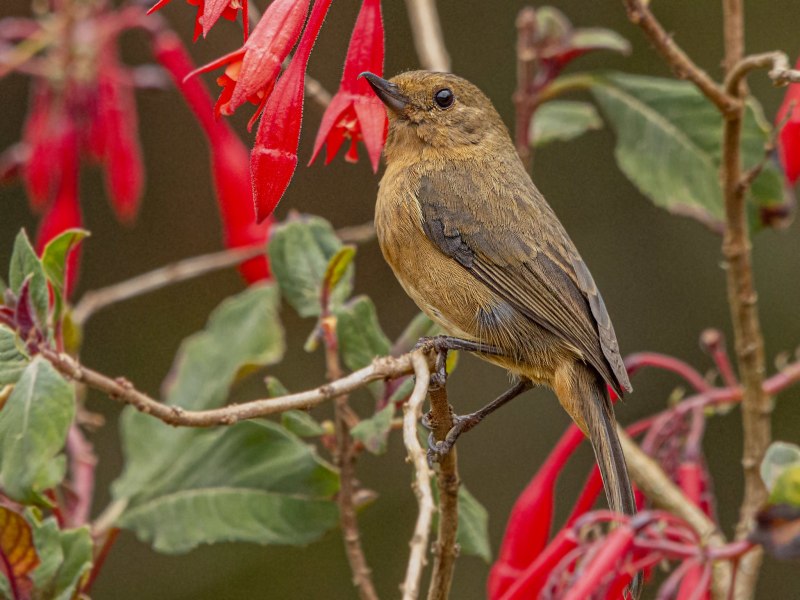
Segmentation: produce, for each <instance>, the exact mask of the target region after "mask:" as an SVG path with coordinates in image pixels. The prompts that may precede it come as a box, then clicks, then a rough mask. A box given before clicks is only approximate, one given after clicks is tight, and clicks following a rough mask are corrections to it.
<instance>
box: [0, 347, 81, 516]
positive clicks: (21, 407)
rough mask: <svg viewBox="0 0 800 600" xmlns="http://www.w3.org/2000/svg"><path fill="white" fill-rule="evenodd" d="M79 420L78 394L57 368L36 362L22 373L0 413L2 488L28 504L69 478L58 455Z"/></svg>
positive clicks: (37, 358) (40, 500)
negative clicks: (75, 420)
mask: <svg viewBox="0 0 800 600" xmlns="http://www.w3.org/2000/svg"><path fill="white" fill-rule="evenodd" d="M74 416H75V390H74V388H73V386H71V385H70V384H69V383H67V382H66V381H65V380H64V379H63V378H62V377H61V375H59V374H58V372H57V371H56V370H55V369H54V368H53V366H52V365H51V364H50V363H49V362H47V361H46V360H45V359H43V358H41V357H36V358H35V359H34V360H33V361H32V362H31V363H30V364H29V365H28V366H27V367H26V368H25V370H24V371H23V372H22V375H21V377H20V378H19V381H17V384H16V385H15V386H14V391H13V392H11V395H10V396H9V397H8V400H7V401H6V404H5V407H4V408H3V410H2V411H0V487H2V488H3V491H4V493H5V494H6V495H7V496H8V497H10V498H12V499H14V500H17V501H19V502H23V503H36V502H39V503H46V500H45V499H44V498H43V497H42V496H41V493H42V492H44V491H45V490H47V489H49V488H52V487H53V486H55V485H56V484H58V483H59V482H60V481H61V480H62V479H63V478H64V472H65V467H66V464H65V459H64V457H63V456H61V455H59V453H60V451H61V449H62V448H63V446H64V442H65V441H66V438H67V431H68V430H69V426H70V424H71V423H72V419H73V418H74Z"/></svg>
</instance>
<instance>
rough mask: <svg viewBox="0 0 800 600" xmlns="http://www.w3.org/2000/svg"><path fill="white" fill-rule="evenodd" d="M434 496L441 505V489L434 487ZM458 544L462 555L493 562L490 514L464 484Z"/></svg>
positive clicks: (457, 536) (459, 516) (436, 521)
mask: <svg viewBox="0 0 800 600" xmlns="http://www.w3.org/2000/svg"><path fill="white" fill-rule="evenodd" d="M433 496H434V500H435V502H436V505H437V506H438V505H439V488H438V486H437V485H436V484H435V482H434V485H433ZM438 515H439V513H438V511H437V512H436V515H435V516H434V527H436V526H437V525H436V524H437V523H438ZM456 542H458V545H459V547H460V548H461V553H462V554H469V555H472V556H479V557H480V558H482V559H483V560H484V561H486V562H487V563H489V562H491V560H492V549H491V547H490V545H489V513H488V512H487V511H486V509H485V508H484V507H483V505H482V504H481V503H480V502H478V501H477V500H476V499H475V496H473V495H472V494H471V493H470V492H469V491H468V490H467V488H466V487H464V485H463V484H462V485H461V486H460V487H459V488H458V532H457V534H456Z"/></svg>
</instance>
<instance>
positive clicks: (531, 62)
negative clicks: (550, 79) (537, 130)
mask: <svg viewBox="0 0 800 600" xmlns="http://www.w3.org/2000/svg"><path fill="white" fill-rule="evenodd" d="M516 28H517V89H516V91H515V92H514V108H515V112H516V118H515V120H514V121H515V131H514V144H515V146H516V147H517V154H519V157H520V160H522V164H523V165H525V169H526V170H528V171H530V169H531V163H532V161H533V151H532V150H531V144H530V130H531V120H532V119H533V113H534V111H535V110H536V108H535V107H536V89H535V80H536V47H535V36H536V11H535V10H534V9H533V8H531V7H530V6H526V7H524V8H523V9H521V10H520V11H519V14H518V15H517V21H516Z"/></svg>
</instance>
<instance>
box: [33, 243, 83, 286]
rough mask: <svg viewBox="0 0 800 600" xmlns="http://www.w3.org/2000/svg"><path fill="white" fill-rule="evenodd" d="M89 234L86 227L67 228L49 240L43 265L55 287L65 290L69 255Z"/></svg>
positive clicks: (44, 253) (43, 255)
mask: <svg viewBox="0 0 800 600" xmlns="http://www.w3.org/2000/svg"><path fill="white" fill-rule="evenodd" d="M88 235H89V232H88V231H86V230H85V229H67V230H66V231H63V232H62V233H60V234H59V235H58V236H56V237H54V238H53V239H52V240H50V241H49V242H47V245H46V246H45V247H44V251H43V252H42V267H43V268H44V273H45V275H46V276H47V279H49V280H50V283H52V284H53V287H55V288H56V289H58V290H59V291H63V290H64V272H65V270H66V263H67V255H68V254H69V251H70V250H72V249H73V248H74V247H75V246H77V245H78V244H79V243H80V242H81V240H83V239H84V238H85V237H87V236H88Z"/></svg>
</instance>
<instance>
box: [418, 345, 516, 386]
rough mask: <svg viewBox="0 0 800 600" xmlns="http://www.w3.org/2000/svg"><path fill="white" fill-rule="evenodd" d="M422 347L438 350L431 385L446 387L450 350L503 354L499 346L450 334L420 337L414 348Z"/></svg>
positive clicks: (428, 349)
mask: <svg viewBox="0 0 800 600" xmlns="http://www.w3.org/2000/svg"><path fill="white" fill-rule="evenodd" d="M420 348H422V349H425V350H427V351H433V352H436V368H435V370H434V373H433V374H432V375H431V385H435V386H438V387H444V385H445V383H447V353H448V352H449V351H450V350H464V351H466V352H478V353H480V354H492V355H495V356H499V355H501V354H503V352H502V351H501V350H500V349H499V348H496V347H494V346H490V345H488V344H481V343H480V342H473V341H471V340H464V339H461V338H457V337H452V336H449V335H436V336H433V337H423V338H420V339H419V341H418V342H417V343H416V344H415V346H414V350H419V349H420Z"/></svg>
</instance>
